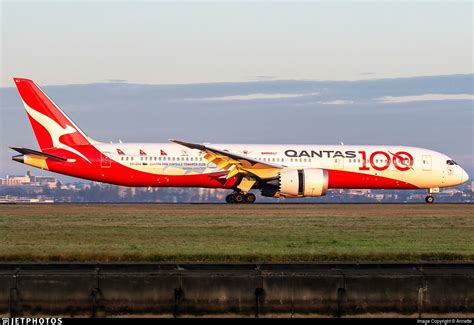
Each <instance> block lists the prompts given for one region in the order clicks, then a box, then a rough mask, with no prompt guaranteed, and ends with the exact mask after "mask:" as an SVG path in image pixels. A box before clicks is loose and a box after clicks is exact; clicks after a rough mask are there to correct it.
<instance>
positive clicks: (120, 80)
mask: <svg viewBox="0 0 474 325" xmlns="http://www.w3.org/2000/svg"><path fill="white" fill-rule="evenodd" d="M105 81H107V82H110V83H125V82H127V80H125V79H107V80H105Z"/></svg>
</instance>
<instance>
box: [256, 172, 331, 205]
mask: <svg viewBox="0 0 474 325" xmlns="http://www.w3.org/2000/svg"><path fill="white" fill-rule="evenodd" d="M267 184H268V185H270V186H271V187H269V188H266V189H262V195H263V196H271V197H288V198H296V197H304V196H313V197H314V196H323V195H325V194H326V192H327V190H328V173H327V171H326V170H324V169H319V168H303V169H283V170H282V171H281V172H280V174H279V175H278V179H276V180H274V181H271V182H268V183H267Z"/></svg>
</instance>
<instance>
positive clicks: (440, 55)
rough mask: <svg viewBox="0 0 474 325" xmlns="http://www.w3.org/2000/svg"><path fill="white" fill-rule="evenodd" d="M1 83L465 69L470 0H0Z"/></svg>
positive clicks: (330, 76)
mask: <svg viewBox="0 0 474 325" xmlns="http://www.w3.org/2000/svg"><path fill="white" fill-rule="evenodd" d="M1 9H2V19H1V20H2V23H1V29H2V30H1V71H2V73H1V79H0V82H1V83H0V86H1V87H8V86H11V85H12V81H11V77H12V76H23V77H29V78H34V79H35V80H37V81H38V82H40V83H42V84H47V85H55V84H77V83H90V82H98V81H103V80H127V81H128V82H131V83H145V84H176V83H179V84H182V83H200V82H222V81H249V80H262V79H265V80H268V79H298V80H301V79H311V80H356V79H372V78H387V77H390V78H393V77H408V76H426V75H445V74H462V73H471V72H472V67H473V66H472V65H473V63H472V54H473V53H472V42H473V35H472V30H473V22H472V12H473V3H472V2H445V3H439V2H438V3H431V2H416V1H408V2H400V1H398V2H386V1H382V2H375V1H374V2H354V1H352V2H315V3H294V2H271V3H269V2H252V3H249V2H246V3H237V2H225V3H212V2H209V3H195V2H178V3H163V2H153V1H148V2H135V1H128V2H126V1H125V2H114V1H102V2H98V1H82V2H71V1H64V2H43V1H34V2H23V1H2V2H1Z"/></svg>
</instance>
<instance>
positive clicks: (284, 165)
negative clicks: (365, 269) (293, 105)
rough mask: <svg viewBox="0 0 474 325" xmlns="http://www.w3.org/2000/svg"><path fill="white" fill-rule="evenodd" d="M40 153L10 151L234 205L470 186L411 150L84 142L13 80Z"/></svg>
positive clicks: (65, 168) (452, 169)
mask: <svg viewBox="0 0 474 325" xmlns="http://www.w3.org/2000/svg"><path fill="white" fill-rule="evenodd" d="M14 82H15V85H16V87H17V88H18V91H19V93H20V97H21V99H22V101H23V104H24V107H25V110H26V113H27V116H28V118H29V120H30V123H31V125H32V128H33V131H34V133H35V136H36V139H37V141H38V144H39V147H40V148H39V150H36V149H28V148H23V147H11V148H13V149H14V150H16V151H18V152H19V155H16V156H14V157H13V159H14V160H15V161H18V162H21V163H24V164H27V165H30V166H34V167H38V168H41V169H45V170H50V171H53V172H56V173H61V174H65V175H70V176H74V177H79V178H84V179H90V180H94V181H100V182H104V183H110V184H117V185H124V186H145V187H207V188H221V189H229V190H232V192H231V193H230V194H229V195H228V196H227V198H226V201H227V202H229V203H252V202H254V201H255V195H254V194H253V193H252V190H260V191H261V194H262V195H264V196H271V197H276V198H301V197H308V196H309V197H316V196H322V195H324V194H326V192H327V190H328V189H331V188H361V189H425V190H427V191H428V193H429V194H428V196H427V197H426V201H427V202H433V196H432V195H431V194H432V193H436V192H438V191H439V188H441V187H449V186H455V185H458V184H462V183H464V182H466V181H467V180H468V178H469V176H468V175H467V173H466V172H465V171H464V170H463V169H462V168H461V167H460V166H459V165H458V164H457V163H456V162H455V161H454V160H453V159H452V158H450V157H448V156H446V155H445V154H442V153H440V152H436V151H433V150H429V149H423V148H415V147H407V146H386V145H380V146H364V145H360V146H346V145H332V146H331V145H271V144H261V145H258V144H200V143H192V142H185V141H180V140H170V142H169V143H116V144H113V143H103V142H99V141H96V140H94V139H92V138H90V137H89V136H87V135H86V134H85V133H84V132H83V131H82V130H81V129H80V128H79V127H78V126H77V125H76V124H74V122H73V121H72V120H71V119H69V117H68V116H67V115H66V114H64V113H63V111H62V110H61V109H60V108H59V106H57V105H56V104H55V103H54V102H53V101H52V100H51V99H50V98H49V97H48V96H47V95H46V94H45V93H44V92H43V91H42V90H41V89H40V88H39V87H38V86H37V85H36V84H35V83H34V82H33V81H31V80H28V79H23V78H14Z"/></svg>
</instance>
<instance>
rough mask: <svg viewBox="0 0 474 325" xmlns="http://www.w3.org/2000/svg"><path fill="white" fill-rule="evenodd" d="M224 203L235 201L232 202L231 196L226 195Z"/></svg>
mask: <svg viewBox="0 0 474 325" xmlns="http://www.w3.org/2000/svg"><path fill="white" fill-rule="evenodd" d="M225 201H226V202H227V203H234V202H235V201H234V196H233V195H232V194H229V195H227V196H226V197H225Z"/></svg>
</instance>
